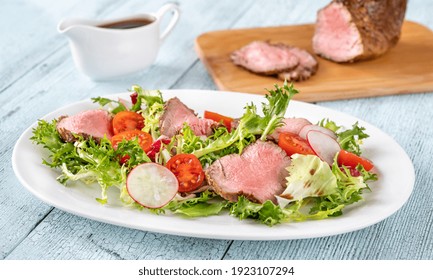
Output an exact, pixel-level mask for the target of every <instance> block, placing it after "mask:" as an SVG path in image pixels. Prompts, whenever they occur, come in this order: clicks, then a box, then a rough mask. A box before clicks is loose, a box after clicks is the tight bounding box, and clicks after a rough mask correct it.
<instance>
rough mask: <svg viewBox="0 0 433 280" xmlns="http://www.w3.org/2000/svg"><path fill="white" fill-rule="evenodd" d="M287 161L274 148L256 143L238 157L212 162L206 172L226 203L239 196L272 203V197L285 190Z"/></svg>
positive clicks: (280, 150)
mask: <svg viewBox="0 0 433 280" xmlns="http://www.w3.org/2000/svg"><path fill="white" fill-rule="evenodd" d="M289 165H290V158H289V157H288V156H287V154H286V152H284V151H283V150H282V149H281V148H280V147H279V146H278V145H276V144H274V143H272V142H263V141H257V142H255V143H254V144H251V145H250V146H248V147H247V148H245V150H244V151H243V152H242V154H241V155H228V156H224V157H222V158H220V159H218V160H216V161H215V162H214V163H213V164H212V165H211V166H209V167H208V168H207V169H206V178H207V181H208V183H209V184H210V185H211V186H212V189H213V190H214V191H215V192H216V193H217V194H219V195H220V196H222V197H223V198H225V199H227V200H229V201H233V202H235V201H237V200H238V197H239V196H241V195H243V196H245V197H246V198H248V199H249V200H251V201H253V202H258V203H264V202H265V201H266V200H271V201H273V202H274V203H276V198H275V195H278V194H281V193H282V192H283V191H284V189H285V187H286V177H287V176H288V172H287V170H286V167H288V166H289Z"/></svg>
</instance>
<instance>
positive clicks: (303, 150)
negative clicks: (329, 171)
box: [278, 132, 315, 156]
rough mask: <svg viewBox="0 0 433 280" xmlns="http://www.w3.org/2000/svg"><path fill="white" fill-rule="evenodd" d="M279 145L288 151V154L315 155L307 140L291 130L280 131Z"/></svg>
mask: <svg viewBox="0 0 433 280" xmlns="http://www.w3.org/2000/svg"><path fill="white" fill-rule="evenodd" d="M278 146H280V148H281V149H283V150H284V151H286V153H287V155H288V156H291V155H293V154H302V155H315V153H314V151H313V149H312V148H311V147H310V144H308V142H307V141H306V140H304V139H302V138H301V137H300V136H299V135H297V134H294V133H290V132H284V133H280V136H279V137H278Z"/></svg>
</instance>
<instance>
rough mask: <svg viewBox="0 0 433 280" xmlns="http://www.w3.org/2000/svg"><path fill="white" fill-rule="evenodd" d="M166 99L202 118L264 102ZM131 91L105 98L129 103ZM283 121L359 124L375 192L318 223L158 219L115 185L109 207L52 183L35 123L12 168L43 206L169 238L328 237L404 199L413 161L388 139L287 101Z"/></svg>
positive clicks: (90, 193)
mask: <svg viewBox="0 0 433 280" xmlns="http://www.w3.org/2000/svg"><path fill="white" fill-rule="evenodd" d="M162 92H163V95H164V98H165V100H167V99H168V98H170V97H173V96H177V97H179V98H180V99H181V100H182V101H183V102H184V103H185V104H186V105H187V106H189V107H190V108H193V109H194V110H196V112H197V113H198V114H199V115H202V114H203V111H204V110H210V111H216V112H219V113H221V114H225V115H229V116H233V117H238V116H241V115H242V113H243V107H244V106H245V104H246V103H250V102H254V104H256V105H257V106H258V107H260V104H261V103H262V102H263V101H264V97H263V96H260V95H251V94H243V93H234V92H221V91H208V90H164V91H162ZM128 95H129V94H128V93H122V94H116V95H110V96H107V97H109V98H117V97H122V98H125V99H128V98H129V97H128ZM93 108H98V105H97V104H93V103H92V102H91V101H90V100H85V101H81V102H78V103H74V104H71V105H68V106H65V107H63V108H60V109H58V110H56V111H54V112H52V113H50V114H48V115H46V116H45V117H43V118H42V119H45V120H52V119H53V118H57V117H59V116H61V115H73V114H76V113H78V112H80V111H84V110H88V109H93ZM287 116H297V117H305V118H307V119H309V120H310V121H312V122H313V123H314V122H317V121H319V120H321V119H323V118H329V119H331V120H334V121H335V122H336V123H337V124H341V125H344V126H347V127H350V126H351V125H352V124H353V123H355V122H356V121H358V122H359V124H360V125H361V126H364V127H365V128H366V132H367V133H368V134H369V135H370V138H368V139H367V140H366V141H365V143H364V145H363V149H364V155H365V156H366V157H367V158H369V159H371V160H372V161H373V162H374V164H375V165H376V167H377V168H378V170H379V178H380V179H379V180H378V181H377V182H375V183H372V184H370V186H371V189H372V192H366V193H365V194H364V198H365V199H364V201H361V202H358V203H356V204H354V205H351V206H350V207H346V208H345V209H344V214H343V215H342V216H340V217H335V218H329V219H325V220H320V221H306V222H297V223H287V224H281V225H277V226H273V227H268V226H266V225H263V224H259V223H257V222H255V221H251V220H243V221H240V220H238V219H237V218H235V217H231V216H229V215H228V214H227V213H223V214H220V215H218V216H212V217H205V218H197V219H191V218H185V217H183V216H179V215H172V214H167V215H155V214H152V213H150V212H147V211H139V210H136V209H130V208H127V207H123V206H122V205H121V204H120V202H119V201H118V199H117V195H118V194H117V193H116V190H115V189H114V188H112V189H111V192H110V193H109V203H108V204H107V205H101V204H99V203H98V202H97V201H96V200H95V198H97V197H99V195H100V190H99V188H98V187H97V186H93V187H89V186H84V185H82V184H80V183H77V184H74V185H71V186H69V187H65V186H64V185H62V184H60V183H58V182H57V181H56V177H57V176H58V175H59V172H58V171H56V170H52V169H50V168H48V167H47V166H44V165H42V164H41V162H42V158H46V157H47V153H46V151H44V150H43V148H42V147H40V146H36V145H35V144H33V143H32V142H31V141H30V140H29V138H30V137H31V136H32V128H34V127H35V126H36V123H34V124H33V125H32V126H31V127H29V128H28V129H27V130H26V131H24V133H23V134H22V135H21V137H20V138H19V140H18V141H17V143H16V145H15V147H14V151H13V155H12V164H13V169H14V171H15V174H16V176H17V177H18V179H19V180H20V182H21V183H22V184H23V185H24V187H25V188H27V190H29V191H30V192H31V193H33V194H34V195H35V196H36V197H38V198H39V199H41V200H42V201H44V202H46V203H48V204H50V205H52V206H54V207H57V208H59V209H62V210H64V211H67V212H70V213H72V214H75V215H79V216H82V217H86V218H89V219H93V220H97V221H101V222H105V223H110V224H114V225H118V226H123V227H129V228H134V229H140V230H145V231H153V232H160V233H166V234H174V235H182V236H192V237H202V238H215V239H240V240H242V239H244V240H283V239H300V238H313V237H322V236H330V235H335V234H341V233H346V232H351V231H355V230H359V229H362V228H365V227H368V226H370V225H373V224H375V223H377V222H379V221H381V220H383V219H385V218H387V217H389V216H390V215H391V214H393V213H394V212H396V211H397V210H398V209H399V208H400V207H402V206H403V204H404V203H405V202H406V201H407V199H408V198H409V196H410V194H411V192H412V189H413V185H414V181H415V173H414V168H413V165H412V162H411V160H410V159H409V157H408V156H407V154H406V153H405V151H404V150H403V149H402V148H401V147H400V146H399V145H398V144H397V143H396V142H395V141H394V140H393V139H392V138H391V137H390V136H388V135H387V134H385V133H384V132H382V131H381V130H379V129H378V128H376V127H374V126H373V125H371V124H368V123H366V122H364V121H362V120H359V119H356V118H354V117H352V116H349V115H346V114H343V113H340V112H336V111H334V110H331V109H327V108H323V107H319V106H316V105H312V104H309V103H303V102H297V101H291V103H290V105H289V109H288V111H287Z"/></svg>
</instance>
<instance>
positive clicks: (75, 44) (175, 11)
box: [57, 3, 180, 80]
mask: <svg viewBox="0 0 433 280" xmlns="http://www.w3.org/2000/svg"><path fill="white" fill-rule="evenodd" d="M168 12H172V18H171V20H170V22H169V23H168V25H167V27H166V28H165V30H164V31H163V32H160V23H161V19H162V17H163V16H164V15H165V14H166V13H168ZM179 14H180V11H179V7H178V6H177V5H176V4H172V3H169V4H166V5H164V6H162V7H161V8H160V9H159V11H158V12H157V13H155V14H137V15H134V16H129V17H124V18H120V19H116V20H86V19H63V20H62V21H61V22H60V23H59V25H58V27H57V30H58V32H59V33H61V34H63V35H65V36H66V37H68V39H69V45H70V47H71V52H72V56H73V58H74V62H75V65H76V66H77V68H78V69H79V70H80V71H81V72H83V73H84V74H86V75H87V76H89V77H90V78H91V79H93V80H108V79H112V78H117V77H121V76H125V75H128V74H132V73H135V72H138V71H140V70H143V69H145V68H147V67H148V66H150V65H151V64H152V63H153V62H154V61H155V59H156V57H157V54H158V50H159V47H160V45H161V44H162V42H163V41H164V39H165V38H166V37H167V35H168V34H169V33H170V32H171V31H172V29H173V27H174V26H175V25H176V23H177V21H178V20H179Z"/></svg>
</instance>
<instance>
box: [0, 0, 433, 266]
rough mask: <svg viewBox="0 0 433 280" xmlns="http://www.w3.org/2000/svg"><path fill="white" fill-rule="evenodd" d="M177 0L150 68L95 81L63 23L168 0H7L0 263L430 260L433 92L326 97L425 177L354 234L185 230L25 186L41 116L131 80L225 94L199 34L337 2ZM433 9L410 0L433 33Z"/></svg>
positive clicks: (279, 19) (311, 14) (302, 15)
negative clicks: (279, 236) (234, 236)
mask: <svg viewBox="0 0 433 280" xmlns="http://www.w3.org/2000/svg"><path fill="white" fill-rule="evenodd" d="M179 2H180V7H181V10H182V17H181V20H180V22H179V24H178V26H176V28H175V30H174V31H173V33H172V34H170V36H169V37H168V39H167V40H166V42H165V43H164V45H163V46H162V48H161V50H160V53H159V56H158V59H157V61H156V62H155V64H154V65H153V66H152V67H150V68H149V69H147V70H146V71H143V72H142V73H140V74H137V75H134V76H132V77H128V78H124V79H121V80H115V81H110V82H100V83H96V82H92V81H90V80H89V79H87V78H86V77H84V76H82V75H81V74H80V73H79V72H78V71H77V70H76V68H75V67H74V65H73V61H72V58H71V54H70V50H69V47H68V43H67V40H66V38H64V37H62V36H61V35H59V34H58V33H57V31H56V25H57V23H58V22H59V21H60V20H61V18H63V17H70V16H79V17H84V18H114V17H122V16H125V15H130V14H133V13H136V12H137V11H139V12H141V11H147V12H155V11H157V10H158V8H159V7H160V6H161V5H162V4H163V1H156V0H147V1H135V0H128V1H114V0H101V1H84V0H74V1H72V0H66V1H54V0H44V1H24V0H19V1H15V0H4V1H2V5H1V8H0V34H1V37H0V104H1V110H0V135H1V137H0V237H1V238H0V259H433V172H432V164H431V160H432V154H433V141H432V138H433V132H432V127H431V124H432V118H433V110H432V108H433V93H432V92H430V93H420V94H411V95H400V96H389V97H380V98H365V99H354V100H342V101H334V102H321V103H319V105H321V106H325V107H330V108H334V109H336V110H340V111H344V112H347V113H350V114H351V115H354V116H356V117H359V118H361V119H363V120H366V121H368V122H370V123H372V124H374V125H375V126H377V127H379V128H380V129H382V130H383V131H385V132H386V133H388V134H389V135H391V136H392V137H393V138H395V140H396V141H397V142H398V143H399V144H400V145H401V146H402V147H403V148H404V149H405V150H406V152H407V153H408V154H409V156H410V158H411V159H412V161H413V163H414V166H415V170H416V183H415V187H414V192H413V194H412V196H411V197H410V198H409V200H408V202H407V203H406V204H405V205H404V206H403V207H402V208H401V209H400V210H399V211H398V212H397V213H395V214H394V215H392V216H391V217H390V218H388V219H386V220H384V221H382V222H380V223H378V224H376V225H373V226H370V227H368V228H365V229H362V230H359V231H356V232H351V233H347V234H341V235H337V236H330V237H323V238H316V239H304V240H292V241H232V240H210V239H200V238H189V237H178V236H171V235H164V234H158V233H153V232H144V231H139V230H132V229H128V228H122V227H118V226H113V225H109V224H105V223H100V222H95V221H92V220H88V219H86V218H82V217H78V216H74V215H71V214H69V213H66V212H63V211H61V210H59V209H56V208H53V207H52V206H50V205H47V204H45V203H43V202H41V201H40V200H38V199H36V198H35V197H34V196H33V195H31V194H30V193H29V192H27V191H26V190H25V189H24V188H23V187H22V186H21V184H20V183H19V182H18V180H17V179H16V177H15V176H14V173H13V170H12V166H11V155H12V150H13V146H14V144H15V142H16V141H17V139H18V137H19V136H20V134H21V133H22V132H23V131H24V129H25V128H27V127H28V126H29V125H31V124H32V123H33V122H35V121H36V120H37V119H38V118H40V117H41V116H43V115H45V114H47V113H49V112H51V111H53V110H55V109H56V108H59V107H61V106H64V105H67V104H70V103H72V102H75V101H79V100H82V99H86V98H89V97H95V96H100V95H105V94H109V93H117V92H124V91H125V89H127V88H128V87H129V86H130V85H131V84H134V83H137V84H140V85H142V86H143V87H144V88H150V89H169V88H175V89H180V88H188V89H192V88H194V89H216V88H215V85H214V83H213V81H212V79H211V78H210V76H209V75H208V73H207V71H206V70H205V68H204V66H203V64H202V63H201V62H200V60H198V58H197V55H196V53H195V52H194V49H193V45H194V39H195V38H196V37H197V36H198V35H200V34H202V33H204V32H207V31H212V30H219V29H230V28H231V29H234V28H243V27H259V26H275V25H290V24H300V23H311V22H314V21H315V16H316V11H317V10H318V9H319V8H320V7H323V6H324V5H326V4H327V2H328V0H320V1H319V0H315V1H312V0H310V1H294V0H285V1H281V0H280V1H278V0H272V1H264V0H263V1H253V0H246V1H231V0H221V1H210V0H206V1H193V0H183V1H179ZM432 14H433V2H432V1H429V0H410V1H409V6H408V11H407V14H406V18H407V19H409V20H412V21H415V22H419V23H422V24H424V25H426V26H428V27H429V28H430V29H433V17H432ZM431 51H433V50H431ZM432 67H433V62H432Z"/></svg>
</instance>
